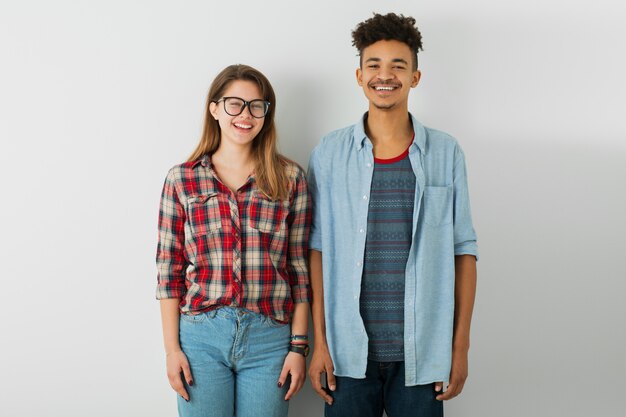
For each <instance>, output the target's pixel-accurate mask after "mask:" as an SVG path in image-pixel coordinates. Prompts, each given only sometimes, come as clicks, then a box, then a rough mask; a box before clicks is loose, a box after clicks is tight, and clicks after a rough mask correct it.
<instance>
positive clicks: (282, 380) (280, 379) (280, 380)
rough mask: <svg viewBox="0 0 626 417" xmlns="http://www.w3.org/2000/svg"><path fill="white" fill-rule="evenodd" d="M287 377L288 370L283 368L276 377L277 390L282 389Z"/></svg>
mask: <svg viewBox="0 0 626 417" xmlns="http://www.w3.org/2000/svg"><path fill="white" fill-rule="evenodd" d="M288 375H289V368H288V367H286V366H283V370H282V371H281V372H280V376H279V377H278V388H282V386H283V385H285V382H286V381H287V376H288Z"/></svg>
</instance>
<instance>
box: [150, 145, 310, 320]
mask: <svg viewBox="0 0 626 417" xmlns="http://www.w3.org/2000/svg"><path fill="white" fill-rule="evenodd" d="M287 174H288V178H289V199H288V200H285V201H271V200H269V199H268V198H267V197H265V196H264V195H263V194H262V193H261V192H260V191H259V190H258V188H257V187H256V182H255V180H254V176H250V177H249V178H248V181H247V182H246V184H245V185H244V186H242V187H241V188H240V189H239V190H238V192H236V193H233V192H231V191H230V190H229V189H228V188H227V187H226V186H225V185H224V184H222V183H221V182H220V181H219V180H218V178H217V176H216V174H215V172H214V171H213V169H212V168H211V161H210V158H209V157H208V156H205V157H203V158H202V159H201V160H199V161H196V162H188V163H184V164H181V165H177V166H175V167H174V168H172V169H171V170H170V171H169V173H168V175H167V178H166V179H165V184H164V186H163V193H162V195H161V208H160V212H159V243H158V247H157V256H156V260H157V269H158V277H157V281H158V284H157V292H156V296H157V299H162V298H181V303H180V310H181V312H182V313H187V314H197V313H199V312H201V311H206V310H211V309H214V308H217V307H220V306H237V307H243V308H246V309H248V310H251V311H254V312H258V313H261V314H264V315H266V316H269V317H272V318H274V319H276V320H278V321H281V322H286V321H288V320H289V318H290V316H291V313H292V312H293V304H294V303H300V302H307V301H309V298H310V287H309V277H308V271H307V265H306V256H307V251H308V238H309V227H310V224H311V203H310V198H309V193H308V190H307V184H306V179H305V175H304V172H303V171H302V170H301V169H300V168H299V167H298V166H297V165H295V164H289V165H288V166H287Z"/></svg>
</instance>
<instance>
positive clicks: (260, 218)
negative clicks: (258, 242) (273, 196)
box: [249, 193, 289, 234]
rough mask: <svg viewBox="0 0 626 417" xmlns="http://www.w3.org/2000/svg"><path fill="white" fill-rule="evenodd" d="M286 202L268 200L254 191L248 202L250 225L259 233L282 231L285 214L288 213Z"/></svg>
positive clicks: (284, 226) (284, 227) (283, 229)
mask: <svg viewBox="0 0 626 417" xmlns="http://www.w3.org/2000/svg"><path fill="white" fill-rule="evenodd" d="M288 204H289V203H288V202H287V201H281V200H270V199H269V198H267V197H265V196H263V195H261V194H256V193H255V194H254V196H253V197H252V204H250V214H249V215H250V227H251V228H253V229H256V230H258V231H259V232H261V233H273V234H278V233H280V232H284V231H285V229H286V225H285V222H286V218H287V214H289V205H288Z"/></svg>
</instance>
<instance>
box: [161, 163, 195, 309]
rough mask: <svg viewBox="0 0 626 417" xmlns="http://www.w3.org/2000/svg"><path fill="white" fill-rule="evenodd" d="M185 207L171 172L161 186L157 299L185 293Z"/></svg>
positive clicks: (176, 296) (174, 296) (180, 295)
mask: <svg viewBox="0 0 626 417" xmlns="http://www.w3.org/2000/svg"><path fill="white" fill-rule="evenodd" d="M184 225H185V209H184V207H183V205H182V204H181V203H180V201H179V199H178V193H177V192H176V184H175V180H174V173H173V171H170V172H169V173H168V175H167V178H166V179H165V184H164V185H163V192H162V193H161V205H160V209H159V241H158V244H157V254H156V264H157V289H156V298H157V299H159V300H160V299H164V298H181V297H183V296H184V295H185V293H186V286H185V269H186V267H187V264H188V262H187V260H186V258H185V230H184Z"/></svg>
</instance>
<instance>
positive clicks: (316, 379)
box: [311, 372, 333, 405]
mask: <svg viewBox="0 0 626 417" xmlns="http://www.w3.org/2000/svg"><path fill="white" fill-rule="evenodd" d="M322 375H323V372H319V373H318V374H317V375H311V385H313V389H314V390H315V392H316V393H317V395H319V396H320V397H321V398H322V400H324V402H326V403H327V404H328V405H330V404H332V403H333V397H331V396H330V394H328V392H326V390H325V389H324V388H323V387H322Z"/></svg>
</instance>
